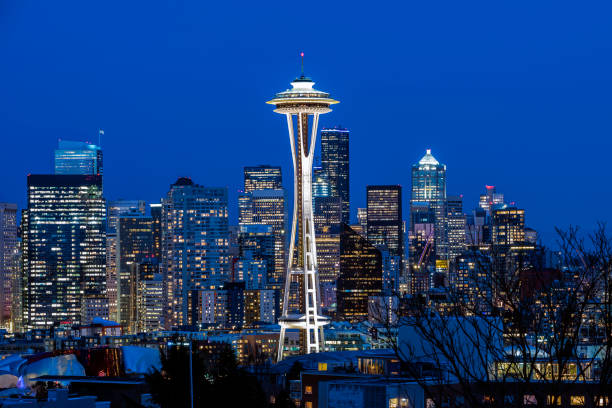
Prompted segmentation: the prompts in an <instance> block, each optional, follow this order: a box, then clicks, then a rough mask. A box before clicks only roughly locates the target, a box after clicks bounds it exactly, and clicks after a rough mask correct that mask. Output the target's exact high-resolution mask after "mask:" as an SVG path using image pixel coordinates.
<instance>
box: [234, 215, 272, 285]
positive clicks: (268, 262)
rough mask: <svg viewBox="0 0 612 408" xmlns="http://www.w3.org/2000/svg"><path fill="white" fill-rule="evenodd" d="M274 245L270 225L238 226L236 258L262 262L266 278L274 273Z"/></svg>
mask: <svg viewBox="0 0 612 408" xmlns="http://www.w3.org/2000/svg"><path fill="white" fill-rule="evenodd" d="M274 244H275V237H274V231H273V230H272V226H271V225H267V224H241V225H240V226H239V229H238V251H239V255H238V256H239V257H240V259H245V260H255V261H262V262H263V264H264V265H265V267H266V271H265V272H266V276H267V275H268V274H269V273H270V272H271V271H274V264H275V258H274V255H275V254H274V252H275V251H274ZM244 278H245V279H244V280H245V281H248V280H250V279H249V277H244ZM265 283H266V284H267V282H265ZM249 289H251V288H250V287H249Z"/></svg>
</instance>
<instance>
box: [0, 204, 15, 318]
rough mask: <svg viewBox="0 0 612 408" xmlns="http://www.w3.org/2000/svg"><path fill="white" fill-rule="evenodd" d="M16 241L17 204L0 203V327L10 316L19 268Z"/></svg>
mask: <svg viewBox="0 0 612 408" xmlns="http://www.w3.org/2000/svg"><path fill="white" fill-rule="evenodd" d="M18 255H19V243H18V241H17V205H16V204H11V203H0V327H3V328H6V327H7V326H8V323H9V322H10V321H11V318H12V314H13V311H12V300H13V294H15V295H18V293H15V292H14V291H13V287H14V284H15V280H16V279H17V276H18V275H17V274H18V270H19V265H18Z"/></svg>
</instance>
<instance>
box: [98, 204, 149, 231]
mask: <svg viewBox="0 0 612 408" xmlns="http://www.w3.org/2000/svg"><path fill="white" fill-rule="evenodd" d="M146 212H147V204H146V203H145V202H144V201H142V200H115V201H109V202H108V205H107V207H106V215H107V231H108V232H111V233H112V232H117V224H118V222H119V217H121V216H122V215H126V214H140V215H145V214H146Z"/></svg>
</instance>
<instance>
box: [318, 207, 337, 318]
mask: <svg viewBox="0 0 612 408" xmlns="http://www.w3.org/2000/svg"><path fill="white" fill-rule="evenodd" d="M314 206H315V208H314V225H315V242H316V246H317V266H318V269H319V282H320V283H321V288H322V290H323V292H324V293H328V294H330V293H331V294H332V296H327V297H326V296H323V297H322V303H323V305H324V306H325V307H329V306H331V305H332V304H333V303H335V301H334V296H333V293H334V290H335V284H336V279H338V275H339V273H340V233H341V224H342V201H341V199H340V197H317V198H315V200H314ZM325 291H328V292H325Z"/></svg>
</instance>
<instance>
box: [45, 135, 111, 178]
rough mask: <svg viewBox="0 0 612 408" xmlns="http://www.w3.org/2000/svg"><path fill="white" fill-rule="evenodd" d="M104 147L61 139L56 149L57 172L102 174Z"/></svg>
mask: <svg viewBox="0 0 612 408" xmlns="http://www.w3.org/2000/svg"><path fill="white" fill-rule="evenodd" d="M102 169H103V166H102V148H101V147H100V146H97V145H95V144H90V143H86V142H74V141H68V140H60V141H59V143H58V146H57V149H55V174H83V175H85V174H91V175H102Z"/></svg>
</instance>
